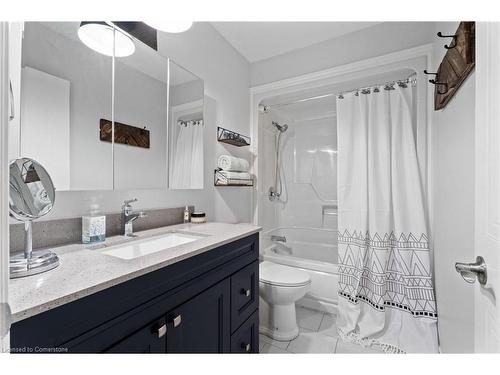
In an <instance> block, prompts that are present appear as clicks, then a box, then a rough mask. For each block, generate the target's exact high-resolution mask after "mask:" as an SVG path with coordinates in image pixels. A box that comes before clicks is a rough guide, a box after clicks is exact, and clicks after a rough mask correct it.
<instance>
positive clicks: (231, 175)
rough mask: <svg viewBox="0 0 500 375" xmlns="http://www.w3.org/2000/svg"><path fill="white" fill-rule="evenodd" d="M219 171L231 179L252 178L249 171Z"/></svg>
mask: <svg viewBox="0 0 500 375" xmlns="http://www.w3.org/2000/svg"><path fill="white" fill-rule="evenodd" d="M219 173H220V174H221V175H223V176H224V177H226V178H227V179H229V180H250V178H251V176H250V173H248V172H231V171H220V172H219Z"/></svg>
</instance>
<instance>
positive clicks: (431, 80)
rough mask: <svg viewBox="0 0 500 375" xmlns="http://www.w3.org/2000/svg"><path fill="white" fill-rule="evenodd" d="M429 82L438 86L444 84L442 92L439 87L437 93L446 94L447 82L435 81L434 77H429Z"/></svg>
mask: <svg viewBox="0 0 500 375" xmlns="http://www.w3.org/2000/svg"><path fill="white" fill-rule="evenodd" d="M429 82H430V83H432V84H433V85H436V86H437V87H439V86H444V87H445V90H444V92H441V91H439V88H438V89H437V92H438V94H440V95H444V94H446V93H447V92H448V83H446V82H437V81H436V80H435V79H430V80H429Z"/></svg>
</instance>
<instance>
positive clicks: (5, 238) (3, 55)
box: [0, 22, 10, 352]
mask: <svg viewBox="0 0 500 375" xmlns="http://www.w3.org/2000/svg"><path fill="white" fill-rule="evenodd" d="M8 28H9V26H8V23H7V22H0V303H1V304H2V306H3V307H7V308H5V309H2V311H0V314H2V316H1V317H0V319H1V320H2V322H3V323H4V324H6V325H7V327H8V326H9V325H10V313H9V309H8V285H9V208H8V207H9V206H8V204H9V201H8V188H9V185H8V179H9V167H8V165H9V160H8V147H7V146H8V134H7V126H8V125H9V120H8V116H9V115H8V112H9V91H8V90H9V71H8V65H9V59H8V41H9V34H8ZM8 349H9V335H8V333H7V335H6V336H5V337H0V352H5V351H8Z"/></svg>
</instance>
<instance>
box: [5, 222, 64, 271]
mask: <svg viewBox="0 0 500 375" xmlns="http://www.w3.org/2000/svg"><path fill="white" fill-rule="evenodd" d="M32 233H33V232H32V221H31V220H27V221H25V222H24V252H23V253H19V254H15V255H12V256H11V257H10V267H9V268H10V278H11V279H15V278H17V277H24V276H30V275H35V274H37V273H42V272H45V271H49V270H51V269H53V268H56V267H57V266H58V265H59V257H58V256H57V255H56V254H55V253H53V252H52V251H50V250H35V251H33V234H32Z"/></svg>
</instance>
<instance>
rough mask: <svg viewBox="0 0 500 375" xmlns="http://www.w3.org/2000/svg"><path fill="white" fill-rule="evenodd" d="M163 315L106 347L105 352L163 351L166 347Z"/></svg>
mask: <svg viewBox="0 0 500 375" xmlns="http://www.w3.org/2000/svg"><path fill="white" fill-rule="evenodd" d="M166 333H167V325H166V322H165V317H162V318H160V319H158V320H157V321H155V322H153V323H151V324H148V325H146V326H145V327H143V328H141V329H139V330H138V331H137V332H134V333H133V334H131V335H130V336H128V337H126V338H124V339H123V340H121V341H120V342H118V343H117V344H115V345H113V346H111V348H109V349H107V350H106V352H107V353H165V351H166V347H167V337H166Z"/></svg>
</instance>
